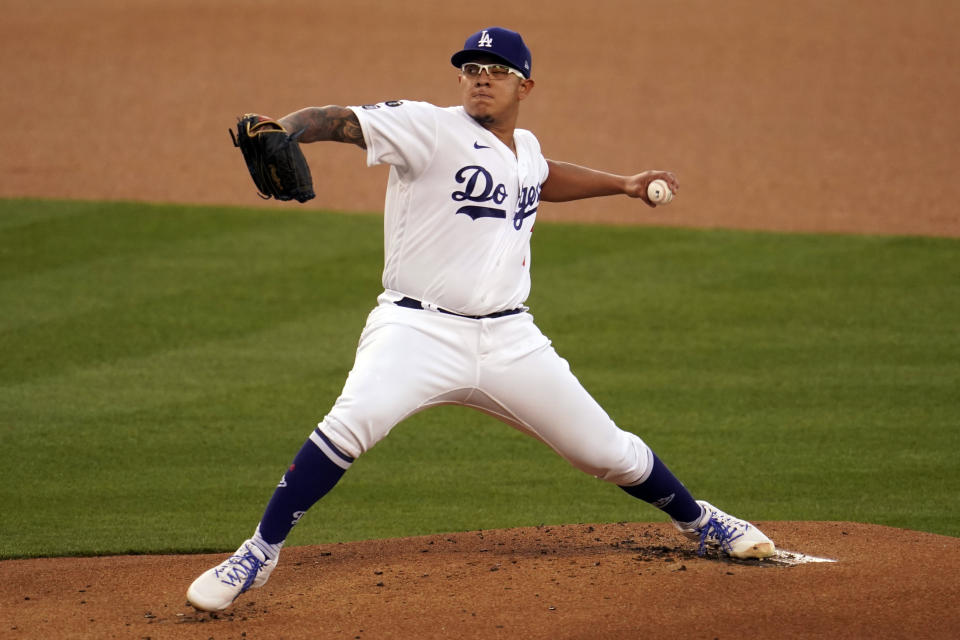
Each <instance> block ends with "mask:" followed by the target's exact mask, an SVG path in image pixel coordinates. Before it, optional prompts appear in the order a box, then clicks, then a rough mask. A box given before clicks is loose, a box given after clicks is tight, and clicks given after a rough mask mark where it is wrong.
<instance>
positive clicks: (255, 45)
mask: <svg viewBox="0 0 960 640" xmlns="http://www.w3.org/2000/svg"><path fill="white" fill-rule="evenodd" d="M265 5H269V3H265V2H263V0H258V1H256V2H254V1H251V0H134V1H132V2H131V1H127V0H85V1H84V2H82V3H78V2H75V1H74V0H44V2H36V1H28V0H4V1H3V2H2V6H3V20H2V21H0V54H2V56H3V60H4V74H5V83H4V92H3V99H2V100H0V116H2V118H3V121H4V122H7V123H8V127H7V131H6V132H5V134H4V137H3V139H2V140H0V149H2V154H0V175H3V176H4V178H3V180H2V182H0V197H12V196H41V197H57V198H85V199H86V198H89V199H126V200H135V201H159V202H188V203H201V204H206V203H210V204H240V205H247V206H264V207H272V206H302V208H303V210H305V211H308V210H310V209H327V208H333V209H341V210H369V211H377V210H379V209H380V207H381V203H382V198H383V184H384V177H385V171H384V170H383V169H381V168H377V169H365V168H363V159H362V155H361V154H360V153H358V152H357V150H356V149H353V148H344V147H335V146H334V145H313V146H311V147H307V149H306V151H307V156H308V159H309V160H310V162H311V165H312V167H313V170H314V175H315V179H316V186H317V191H318V194H319V195H318V197H317V199H316V200H314V201H312V202H310V203H308V204H306V205H289V204H286V205H280V204H277V203H272V202H271V203H263V202H261V201H259V200H258V199H257V198H256V197H255V196H254V194H253V190H252V187H251V185H250V183H249V177H248V176H247V175H246V174H245V169H244V167H243V165H242V162H241V160H240V157H239V155H238V153H237V152H236V151H235V150H233V149H232V148H231V147H230V144H229V139H228V135H227V130H228V129H229V128H230V127H231V126H232V125H233V123H234V121H235V118H236V116H237V115H239V114H240V113H241V112H244V111H258V112H261V113H268V114H271V115H282V114H284V113H287V112H289V111H291V110H293V109H296V108H299V107H302V106H307V105H312V104H329V103H334V104H359V103H366V102H376V101H379V100H384V99H393V98H416V99H425V100H429V101H432V102H436V103H440V104H447V103H449V101H450V100H453V99H455V93H454V91H453V83H454V81H455V80H454V78H455V74H454V71H453V70H452V69H451V68H450V67H449V65H448V63H447V60H448V57H449V55H450V53H451V52H452V51H453V50H455V49H456V48H457V47H458V46H459V45H460V44H461V43H462V41H463V38H464V37H465V35H466V34H467V33H470V32H471V31H474V30H476V29H477V28H479V27H480V26H488V24H502V25H504V26H510V27H513V28H516V29H518V30H520V31H521V32H523V33H524V34H525V37H526V38H527V40H528V42H529V44H530V45H531V48H532V49H533V52H534V69H535V71H534V76H535V78H536V80H537V81H538V85H537V89H536V91H535V93H534V95H533V97H532V98H531V100H530V101H529V102H527V103H525V105H524V114H523V117H522V121H521V125H522V126H525V127H528V128H530V129H533V130H534V131H536V132H537V133H538V135H539V137H540V139H541V142H542V143H543V147H544V150H545V153H546V154H547V155H548V156H549V157H554V158H558V159H564V160H569V161H572V162H578V163H582V164H587V165H591V166H596V167H599V168H605V169H609V170H612V171H616V172H629V171H633V170H639V169H644V168H651V167H656V168H667V169H671V170H674V171H676V172H677V173H678V175H679V177H680V180H681V184H682V191H681V195H680V197H679V198H677V199H676V200H675V201H674V203H673V204H672V205H670V207H666V208H659V209H657V210H649V209H647V208H645V207H643V206H641V205H639V204H638V203H637V202H635V201H630V200H628V199H626V198H608V199H601V200H596V201H587V202H581V203H575V204H564V205H548V206H544V207H542V208H541V213H540V214H539V215H541V217H542V219H546V220H561V221H588V222H603V223H618V224H619V223H639V224H669V225H679V226H696V227H730V228H747V229H769V230H796V231H828V232H857V233H860V232H869V233H892V234H922V235H944V236H954V237H956V236H960V208H958V207H957V204H956V203H957V202H958V201H960V198H958V196H960V181H957V180H955V179H954V175H953V174H955V173H956V170H957V161H956V152H957V149H958V148H960V119H958V118H957V116H956V106H955V105H956V104H957V103H958V98H960V74H958V73H957V69H958V68H960V44H958V43H960V40H958V39H957V38H956V34H957V33H960V3H950V2H939V1H937V0H918V1H917V2H913V3H907V4H905V3H903V2H901V1H900V0H848V1H846V2H841V3H837V2H834V1H833V0H806V1H804V2H791V3H780V2H775V3H771V2H765V1H764V0H726V1H725V2H719V3H718V2H713V1H712V0H689V1H687V2H683V3H666V4H665V3H655V2H645V1H640V2H637V1H635V0H615V1H614V0H610V1H607V0H599V1H598V2H589V3H579V2H574V1H573V0H554V1H552V2H548V3H547V2H542V1H533V0H528V1H527V2H515V1H513V0H510V1H507V0H490V1H488V2H486V3H483V6H482V7H481V8H477V7H475V8H473V9H470V10H463V9H461V8H460V5H458V4H457V3H451V2H449V0H423V1H420V2H417V3H414V4H413V6H411V4H410V3H386V2H383V3H381V2H377V1H376V0H351V2H348V3H338V4H333V3H330V2H323V1H318V0H287V1H286V2H284V3H276V4H275V5H273V6H272V7H265ZM762 526H763V528H764V529H765V530H767V531H768V532H769V533H770V534H771V536H772V537H773V538H774V539H775V540H776V541H777V542H778V544H779V545H780V546H781V547H784V548H787V549H791V550H796V551H801V552H804V553H807V554H812V555H820V556H828V557H831V558H836V559H837V560H838V562H837V563H836V564H811V565H803V566H796V567H768V566H754V565H745V564H734V563H730V562H724V561H720V560H718V559H701V558H696V557H695V556H693V555H692V553H691V550H690V548H689V546H687V545H684V544H681V543H680V542H679V541H678V540H677V538H676V537H675V536H673V535H672V534H670V533H669V532H668V529H667V527H665V526H664V525H657V524H622V525H609V524H607V525H593V526H588V525H570V526H564V527H553V528H540V529H514V530H509V531H488V532H468V533H456V534H450V535H443V536H431V537H426V538H408V539H400V540H380V541H370V542H358V543H349V544H336V545H322V546H314V547H297V548H291V549H288V550H286V551H285V552H284V559H283V563H282V564H281V567H280V568H279V569H278V570H277V573H276V574H275V575H274V577H273V579H272V580H271V582H270V583H269V584H268V586H267V587H265V588H264V589H262V590H260V591H256V592H253V593H251V594H248V595H247V596H245V597H244V599H243V600H241V601H239V602H238V604H237V606H236V607H235V608H234V609H233V610H232V613H228V614H223V615H219V616H211V615H207V614H203V615H199V614H197V613H196V612H194V611H193V610H192V609H190V608H189V607H187V606H186V605H185V600H184V597H183V592H184V591H185V589H186V586H187V585H188V584H189V582H190V581H191V580H192V578H193V577H194V576H195V575H196V574H198V573H199V572H200V571H202V570H203V569H205V568H206V567H207V566H208V565H210V564H211V563H212V562H214V561H216V560H218V559H219V558H220V557H221V556H202V555H197V556H186V557H174V556H140V557H108V558H82V559H38V560H15V561H5V562H2V563H0V602H2V608H0V638H45V639H46V638H146V637H149V638H217V639H221V638H248V639H249V638H306V637H310V638H314V637H330V638H340V637H342V638H384V637H391V638H440V637H460V638H514V637H529V638H634V637H641V636H648V635H651V634H656V635H659V636H666V637H698V638H712V637H720V638H722V637H730V636H733V635H739V636H747V637H774V636H776V637H830V638H836V637H856V638H862V637H871V638H899V637H913V638H921V637H931V638H932V637H944V638H946V637H955V636H956V635H957V633H958V632H960V613H958V612H960V586H958V581H957V578H956V576H957V575H958V570H960V561H958V557H960V556H958V551H960V549H958V545H960V541H958V539H956V538H948V537H942V536H935V535H931V534H924V533H917V532H913V531H904V530H898V529H891V528H886V527H879V526H868V525H862V524H851V523H786V522H771V523H763V525H762Z"/></svg>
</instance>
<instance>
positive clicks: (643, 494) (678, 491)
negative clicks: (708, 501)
mask: <svg viewBox="0 0 960 640" xmlns="http://www.w3.org/2000/svg"><path fill="white" fill-rule="evenodd" d="M650 453H651V454H652V455H653V468H652V470H651V471H650V475H649V476H648V477H647V479H646V480H644V481H643V482H641V483H640V484H638V485H634V486H632V487H624V486H621V487H620V488H621V489H623V490H624V491H626V492H627V493H629V494H630V495H631V496H633V497H634V498H639V499H641V500H643V501H644V502H648V503H650V504H652V505H653V506H655V507H656V508H657V509H660V510H661V511H663V512H664V513H666V514H667V515H669V516H670V517H671V518H673V519H674V520H676V521H677V522H684V523H686V522H693V521H695V520H698V519H699V518H700V516H701V515H702V514H703V509H702V508H701V507H700V505H699V504H697V501H696V500H694V499H693V496H692V495H690V492H689V491H687V488H686V487H685V486H683V483H682V482H680V481H679V480H678V479H677V477H676V476H675V475H673V472H671V471H670V469H668V468H667V465H665V464H663V462H662V461H661V460H660V458H658V457H657V454H655V453H653V452H652V451H651V452H650Z"/></svg>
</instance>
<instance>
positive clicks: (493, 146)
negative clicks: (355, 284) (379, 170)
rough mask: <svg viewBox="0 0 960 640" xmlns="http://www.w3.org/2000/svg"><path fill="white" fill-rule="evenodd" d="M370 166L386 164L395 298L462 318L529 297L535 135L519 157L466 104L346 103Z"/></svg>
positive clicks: (387, 235) (541, 171) (389, 269)
mask: <svg viewBox="0 0 960 640" xmlns="http://www.w3.org/2000/svg"><path fill="white" fill-rule="evenodd" d="M350 109H351V110H352V111H353V112H354V113H356V115H357V118H358V119H359V120H360V126H361V128H362V130H363V138H364V142H365V143H366V146H367V164H368V165H369V166H373V165H377V164H389V165H390V177H389V181H388V183H387V193H386V202H385V205H384V270H383V286H384V288H385V289H386V291H387V293H388V294H394V295H395V296H396V298H400V297H403V296H409V297H411V298H416V299H418V300H421V301H422V302H423V303H424V305H425V306H428V307H429V306H437V307H440V308H442V309H447V310H449V311H454V312H456V313H461V314H466V315H485V314H489V313H494V312H496V311H503V310H505V309H514V308H517V307H519V306H521V305H522V304H523V303H524V301H525V300H526V299H527V296H528V294H529V293H530V231H531V230H532V228H533V224H534V221H535V219H536V213H537V207H538V205H539V202H540V187H541V185H542V184H543V182H544V181H545V180H546V178H547V173H548V168H547V162H546V160H545V159H544V157H543V154H542V153H541V151H540V143H539V142H538V141H537V138H536V136H534V135H533V133H531V132H529V131H526V130H524V129H516V130H515V131H514V143H515V146H516V149H517V153H516V155H514V153H513V151H512V150H511V149H510V148H508V147H507V146H506V145H505V144H503V142H501V141H500V140H499V138H497V137H496V136H495V135H494V134H493V133H491V132H489V131H487V130H486V129H485V128H484V127H482V126H480V125H479V124H478V123H477V122H476V121H474V120H473V118H471V117H470V116H469V115H468V114H467V113H466V111H465V110H464V109H463V107H448V108H442V107H437V106H434V105H432V104H428V103H425V102H410V101H390V102H384V103H380V104H375V105H366V106H361V107H350Z"/></svg>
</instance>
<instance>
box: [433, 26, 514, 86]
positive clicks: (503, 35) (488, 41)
mask: <svg viewBox="0 0 960 640" xmlns="http://www.w3.org/2000/svg"><path fill="white" fill-rule="evenodd" d="M479 54H484V55H488V56H493V57H494V58H499V59H500V60H501V61H502V62H504V63H505V64H508V65H510V66H511V67H513V68H514V69H516V70H517V71H519V72H520V73H522V74H523V77H524V78H529V77H530V71H531V68H532V66H533V61H532V59H531V56H530V49H528V48H527V45H526V44H524V42H523V38H521V37H520V34H519V33H517V32H516V31H510V29H504V28H503V27H490V28H489V29H483V30H482V31H477V32H476V33H475V34H473V35H472V36H470V37H469V38H467V41H466V42H465V43H464V45H463V50H462V51H458V52H456V53H455V54H453V57H452V58H450V62H451V63H453V66H455V67H456V68H458V69H459V68H460V67H462V66H463V65H464V63H466V62H470V61H471V60H473V59H474V58H475V57H476V56H477V55H479Z"/></svg>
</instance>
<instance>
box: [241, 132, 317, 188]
mask: <svg viewBox="0 0 960 640" xmlns="http://www.w3.org/2000/svg"><path fill="white" fill-rule="evenodd" d="M301 133H303V132H302V131H298V132H296V133H294V134H288V133H287V131H286V130H285V129H284V128H283V126H281V125H280V123H279V122H277V121H276V120H274V119H272V118H268V117H267V116H261V115H258V114H256V113H248V114H245V115H244V116H243V117H241V118H238V120H237V132H236V134H234V132H233V130H231V131H230V137H231V139H232V140H233V146H235V147H239V148H240V152H241V153H242V154H243V159H244V161H245V162H246V163H247V169H248V170H249V171H250V177H251V178H253V184H254V185H255V186H256V187H257V190H258V191H259V192H260V197H262V198H263V199H265V200H269V199H270V198H276V199H277V200H296V201H297V202H306V201H307V200H310V199H311V198H313V197H314V193H313V178H312V177H311V175H310V166H309V165H308V164H307V159H306V158H304V157H303V151H302V150H301V149H300V143H299V142H298V139H299V137H300V134H301Z"/></svg>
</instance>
